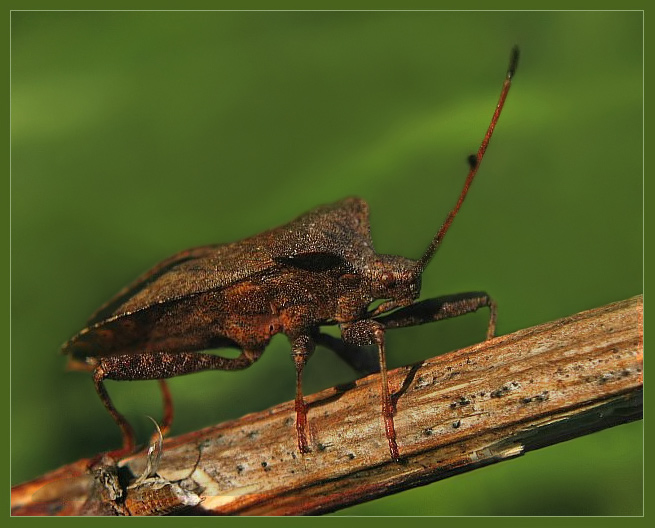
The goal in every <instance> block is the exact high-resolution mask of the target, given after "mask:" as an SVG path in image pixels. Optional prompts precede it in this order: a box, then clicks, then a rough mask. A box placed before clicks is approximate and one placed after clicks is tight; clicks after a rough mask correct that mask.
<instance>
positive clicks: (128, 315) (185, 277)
mask: <svg viewBox="0 0 655 528" xmlns="http://www.w3.org/2000/svg"><path fill="white" fill-rule="evenodd" d="M518 57H519V52H518V48H514V49H513V50H512V54H511V58H510V65H509V68H508V69H507V73H506V75H505V80H504V82H503V87H502V90H501V93H500V98H499V100H498V104H497V105H496V109H495V111H494V113H493V116H492V118H491V123H490V125H489V128H488V129H487V132H486V134H485V136H484V138H483V140H482V143H481V145H480V148H479V149H478V151H477V153H476V154H474V155H471V156H470V157H469V159H468V163H469V172H468V176H467V177H466V179H465V181H464V186H463V188H462V190H461V192H460V194H459V198H458V199H457V202H456V203H455V206H454V207H453V209H452V210H451V211H450V212H449V213H448V215H447V216H446V220H445V221H444V222H443V224H442V225H441V227H440V228H439V230H438V231H437V233H436V234H435V235H434V237H433V239H432V241H431V242H430V243H429V245H428V247H427V249H426V250H425V251H424V253H423V255H422V256H421V257H420V258H419V259H418V260H413V259H409V258H405V257H401V256H394V255H383V254H378V253H377V252H376V251H375V250H374V249H373V240H372V238H371V232H370V224H369V210H368V205H367V204H366V202H365V201H364V200H361V199H359V198H346V199H344V200H341V201H339V202H336V203H333V204H329V205H323V206H320V207H317V208H316V209H314V210H311V211H309V212H307V213H305V214H304V215H301V216H299V217H298V218H296V219H295V220H293V221H291V222H289V223H287V224H285V225H283V226H280V227H277V228H275V229H270V230H268V231H265V232H263V233H260V234H258V235H255V236H252V237H250V238H246V239H245V240H240V241H237V242H232V243H227V244H215V245H209V246H203V247H197V248H193V249H188V250H186V251H182V252H180V253H177V254H176V255H173V256H172V257H170V258H168V259H166V260H164V261H163V262H161V263H160V264H157V265H156V266H154V267H153V268H152V269H151V270H149V271H147V272H146V273H144V274H143V275H141V276H140V277H139V278H137V279H136V280H135V281H134V282H133V283H132V284H130V285H129V286H127V287H126V288H124V289H123V290H122V291H120V292H118V294H116V296H115V297H114V298H112V299H110V300H109V302H107V303H106V304H105V305H103V306H102V307H101V308H100V309H99V310H98V311H97V312H96V313H95V314H93V315H92V316H91V318H90V319H89V320H88V322H87V325H86V328H84V329H83V330H81V331H80V332H79V333H78V334H77V335H75V336H74V337H72V338H71V339H70V340H69V341H68V342H67V343H65V344H64V345H63V347H62V351H63V353H65V354H66V355H68V358H69V366H70V367H71V368H74V369H78V370H86V371H89V372H91V373H92V375H93V380H94V383H95V387H96V391H97V393H98V395H99V396H100V399H101V400H102V402H103V404H104V406H105V407H106V409H107V410H108V411H109V414H110V415H111V417H112V418H113V419H114V421H115V422H116V424H117V425H118V426H119V428H120V430H121V433H122V436H123V446H122V448H121V449H119V450H117V451H113V452H112V454H113V455H115V456H116V457H117V458H119V457H120V456H124V455H127V454H130V453H131V452H133V451H134V449H135V445H136V444H135V440H134V433H133V431H132V427H131V426H130V424H129V423H128V422H127V420H126V419H125V418H124V417H123V416H122V415H121V414H120V413H119V412H118V410H117V409H116V408H115V407H114V405H113V403H112V401H111V399H110V398H109V394H108V393H107V391H106V389H105V386H104V380H106V379H114V380H159V383H160V386H161V389H162V394H163V400H164V420H163V423H162V432H165V431H166V430H167V429H168V428H169V426H170V422H171V420H172V416H173V411H172V402H171V398H170V394H169V393H168V389H167V387H166V384H165V382H164V381H163V380H164V379H167V378H170V377H173V376H179V375H182V374H190V373H193V372H200V371H203V370H240V369H245V368H247V367H249V366H250V365H252V364H253V363H254V362H255V361H257V360H258V359H259V358H260V357H261V355H262V353H263V352H264V350H265V349H266V347H267V345H268V343H269V342H270V340H271V338H272V337H273V336H274V335H276V334H279V333H282V334H285V335H286V336H287V337H288V338H289V341H290V343H291V350H292V358H293V361H294V364H295V367H296V398H295V410H296V436H297V446H298V450H299V451H300V452H301V453H308V452H309V451H310V439H309V438H308V436H307V429H308V428H307V407H306V405H305V401H304V398H303V393H302V372H303V369H304V367H305V364H306V363H307V361H308V360H309V358H310V356H311V354H312V353H313V351H314V348H315V345H316V343H318V344H320V345H322V346H324V347H327V348H330V349H332V350H333V351H334V352H335V353H336V354H337V355H338V356H339V357H341V358H342V359H344V360H345V361H346V362H348V363H349V364H350V365H351V366H353V368H354V369H355V370H357V371H360V372H361V371H369V372H370V371H372V370H373V369H371V365H370V364H368V362H367V361H362V357H363V354H362V353H361V352H359V351H358V348H360V347H361V346H363V345H368V344H373V345H376V347H377V350H378V363H379V371H380V384H381V387H380V392H381V395H382V396H381V398H382V417H383V422H384V431H385V435H386V438H387V440H388V443H389V451H390V453H391V457H392V458H394V459H395V460H398V459H399V458H400V453H399V449H398V443H397V440H396V430H395V427H394V419H393V416H394V408H393V404H392V401H391V398H390V395H389V388H388V385H387V368H386V357H385V339H384V335H385V331H387V330H391V329H393V328H402V327H408V326H413V325H419V324H424V323H428V322H433V321H439V320H441V319H446V318H449V317H456V316H459V315H463V314H466V313H470V312H474V311H476V310H477V309H479V308H489V310H490V312H491V314H490V321H489V326H488V331H487V335H488V336H489V337H491V336H492V335H493V332H494V328H495V320H496V304H495V303H494V301H493V300H492V299H491V297H489V295H487V294H486V293H484V292H470V293H461V294H456V295H450V296H447V297H439V298H435V299H427V300H423V301H419V300H418V298H419V294H420V288H421V276H422V274H423V272H424V271H425V269H426V268H427V266H428V264H429V263H430V262H431V260H432V258H433V257H434V255H435V253H436V252H437V249H438V248H439V247H440V246H441V243H442V241H443V239H444V237H445V235H446V233H447V232H448V229H449V228H450V225H451V224H452V222H453V220H454V218H455V216H456V215H457V214H458V212H459V210H460V207H461V205H462V203H463V202H464V199H465V198H466V196H467V194H468V192H469V189H470V187H471V184H472V182H473V179H474V178H475V175H476V174H477V172H478V170H479V168H480V166H481V162H482V158H483V157H484V154H485V152H486V150H487V146H488V144H489V141H490V139H491V136H492V134H493V131H494V129H495V127H496V124H497V122H498V119H499V117H500V113H501V111H502V109H503V106H504V104H505V99H506V97H507V94H508V92H509V88H510V85H511V81H512V78H513V77H514V73H515V71H516V67H517V64H518ZM376 301H380V303H379V304H378V305H377V308H375V309H370V306H371V305H372V304H373V303H376ZM327 325H339V327H340V328H341V331H342V336H341V339H339V338H335V337H333V336H329V335H327V334H324V333H322V332H321V330H320V328H321V327H322V326H327ZM226 347H229V348H236V349H238V350H240V351H241V353H240V355H239V356H238V357H236V358H234V357H231V358H230V357H222V356H220V355H215V354H209V353H206V352H204V351H206V350H215V349H221V348H226Z"/></svg>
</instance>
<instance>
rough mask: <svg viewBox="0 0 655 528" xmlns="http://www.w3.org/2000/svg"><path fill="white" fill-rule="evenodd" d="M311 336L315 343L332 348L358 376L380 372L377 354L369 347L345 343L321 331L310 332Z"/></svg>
mask: <svg viewBox="0 0 655 528" xmlns="http://www.w3.org/2000/svg"><path fill="white" fill-rule="evenodd" d="M312 337H313V338H314V341H315V342H316V344H317V345H321V346H324V347H325V348H329V349H330V350H332V352H334V353H335V354H336V355H337V356H339V357H340V358H341V359H342V360H343V361H345V362H346V363H347V364H348V365H350V366H351V367H352V368H353V369H354V370H355V371H356V372H357V373H358V374H359V375H360V376H368V375H369V374H373V373H375V372H380V363H379V361H378V357H377V354H376V353H375V352H374V351H373V350H372V349H371V348H365V347H360V346H356V345H352V344H350V343H345V342H344V341H343V339H339V338H338V337H334V336H331V335H329V334H324V333H322V332H315V333H314V334H312ZM371 352H373V353H371Z"/></svg>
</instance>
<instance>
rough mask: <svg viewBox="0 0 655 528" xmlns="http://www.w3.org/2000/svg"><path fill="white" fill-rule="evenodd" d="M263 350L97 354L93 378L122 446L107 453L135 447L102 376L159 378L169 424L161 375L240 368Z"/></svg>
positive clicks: (122, 453)
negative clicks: (235, 353) (233, 354)
mask: <svg viewBox="0 0 655 528" xmlns="http://www.w3.org/2000/svg"><path fill="white" fill-rule="evenodd" d="M262 353H263V348H262V349H258V350H244V351H242V352H241V355H239V357H236V358H225V357H221V356H215V355H213V354H203V353H198V352H177V353H175V352H151V353H148V354H124V355H117V356H106V357H100V358H97V359H96V361H97V364H96V366H95V369H94V371H93V382H94V384H95V387H96V391H97V392H98V395H99V396H100V399H101V400H102V403H103V405H104V406H105V408H106V409H107V411H109V414H110V415H111V417H112V418H113V419H114V421H115V422H116V424H117V425H118V427H119V428H120V430H121V433H122V435H123V447H122V448H121V449H117V450H115V451H111V452H110V453H109V455H110V456H112V457H113V458H116V459H120V458H122V457H124V456H126V455H129V454H131V453H133V452H134V450H135V447H136V442H135V436H134V430H133V429H132V426H131V425H130V424H129V422H128V421H127V420H126V419H125V417H124V416H123V415H122V414H121V413H120V412H118V410H117V409H116V407H114V404H113V403H112V401H111V398H110V397H109V394H108V393H107V389H106V388H105V385H104V380H105V379H111V380H118V381H139V380H159V383H160V387H161V389H162V394H163V400H164V419H163V422H164V424H163V425H164V427H165V428H166V429H168V428H170V425H171V421H172V419H173V413H172V409H173V405H172V399H171V396H170V392H169V391H168V387H167V385H166V383H165V382H164V379H165V378H171V377H173V376H179V375H182V374H191V373H193V372H200V371H203V370H240V369H244V368H246V367H249V366H250V365H252V364H253V363H254V362H255V361H257V359H259V357H260V356H261V355H262Z"/></svg>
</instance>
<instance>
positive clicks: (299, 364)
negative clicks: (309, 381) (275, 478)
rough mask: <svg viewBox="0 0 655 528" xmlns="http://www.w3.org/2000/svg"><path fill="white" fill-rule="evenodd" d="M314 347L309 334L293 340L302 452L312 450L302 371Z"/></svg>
mask: <svg viewBox="0 0 655 528" xmlns="http://www.w3.org/2000/svg"><path fill="white" fill-rule="evenodd" d="M314 348H315V344H314V340H313V339H312V338H311V337H310V336H309V335H306V334H303V335H300V336H298V337H296V338H293V339H292V340H291V357H292V358H293V362H294V363H295V365H296V437H297V441H298V450H299V451H300V452H301V453H309V452H310V451H311V450H310V449H309V443H308V441H307V405H306V404H305V399H304V398H303V394H302V371H303V369H304V368H305V365H306V364H307V360H308V359H309V357H310V356H311V355H312V354H313V353H314Z"/></svg>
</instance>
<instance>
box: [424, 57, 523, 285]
mask: <svg viewBox="0 0 655 528" xmlns="http://www.w3.org/2000/svg"><path fill="white" fill-rule="evenodd" d="M518 62H519V48H518V46H514V47H513V48H512V53H511V56H510V60H509V67H508V68H507V75H506V76H505V82H504V83H503V89H502V90H501V92H500V98H499V99H498V104H497V105H496V110H495V112H494V115H493V117H492V118H491V124H490V125H489V128H488V129H487V133H486V134H485V136H484V139H483V140H482V144H481V145H480V148H479V149H478V152H477V154H471V155H470V156H469V157H468V162H469V167H470V169H469V173H468V176H467V177H466V181H465V182H464V188H463V189H462V192H461V193H460V195H459V199H458V200H457V203H456V204H455V207H453V209H452V210H451V211H450V213H448V216H447V217H446V220H445V221H444V223H443V224H442V225H441V227H440V228H439V231H438V232H437V234H436V235H435V236H434V238H433V239H432V242H431V243H430V245H429V246H428V248H427V249H426V250H425V253H424V254H423V256H422V257H421V258H420V259H419V261H418V262H417V265H416V269H417V271H418V272H419V273H422V272H423V270H424V269H425V267H426V266H427V265H428V263H429V262H430V260H432V257H433V256H434V254H435V253H436V252H437V249H439V245H440V244H441V241H442V240H443V238H444V236H445V235H446V232H447V231H448V229H449V228H450V224H452V223H453V220H454V219H455V216H456V215H457V212H458V211H459V208H460V207H461V206H462V202H464V198H466V195H467V193H468V191H469V187H470V186H471V183H472V182H473V178H475V175H476V174H477V172H478V168H479V167H480V162H481V161H482V158H483V156H484V153H485V151H486V150H487V145H489V140H490V139H491V136H492V134H493V133H494V128H496V123H497V122H498V118H499V117H500V112H501V111H502V109H503V105H504V104H505V98H506V97H507V93H508V92H509V88H510V86H511V84H512V78H513V77H514V73H515V72H516V67H517V66H518Z"/></svg>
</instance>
